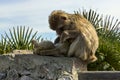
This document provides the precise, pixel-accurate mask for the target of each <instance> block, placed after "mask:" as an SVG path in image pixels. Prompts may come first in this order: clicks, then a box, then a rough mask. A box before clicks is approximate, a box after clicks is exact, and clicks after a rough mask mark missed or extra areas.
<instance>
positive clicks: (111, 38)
mask: <svg viewBox="0 0 120 80" xmlns="http://www.w3.org/2000/svg"><path fill="white" fill-rule="evenodd" d="M75 13H79V14H81V15H83V16H84V17H85V18H86V19H88V20H89V21H90V22H91V23H92V24H93V25H94V27H95V28H96V31H97V33H98V36H99V48H98V50H97V52H96V56H97V57H98V60H97V61H96V62H94V63H91V64H89V65H88V70H92V71H93V70H99V71H100V70H120V26H119V24H120V22H119V21H118V19H114V17H111V16H106V17H105V18H104V17H103V16H102V15H100V14H98V13H97V12H95V11H93V10H91V9H90V10H89V11H86V10H83V11H82V12H79V11H77V12H75ZM32 30H33V29H30V28H29V27H28V28H27V29H26V28H25V27H22V26H20V27H17V28H15V27H13V29H9V34H10V35H8V33H6V32H5V36H3V35H1V40H0V53H2V54H3V53H8V52H11V51H12V50H14V49H32V45H31V43H30V42H31V40H32V39H33V38H36V39H38V40H39V39H40V36H39V37H37V36H36V34H37V32H35V33H32Z"/></svg>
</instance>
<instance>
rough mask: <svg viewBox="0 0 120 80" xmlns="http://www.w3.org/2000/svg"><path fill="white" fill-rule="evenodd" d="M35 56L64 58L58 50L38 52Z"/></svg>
mask: <svg viewBox="0 0 120 80" xmlns="http://www.w3.org/2000/svg"><path fill="white" fill-rule="evenodd" d="M34 54H38V55H41V56H62V54H61V53H60V51H59V50H58V49H50V50H42V51H36V52H35V53H34Z"/></svg>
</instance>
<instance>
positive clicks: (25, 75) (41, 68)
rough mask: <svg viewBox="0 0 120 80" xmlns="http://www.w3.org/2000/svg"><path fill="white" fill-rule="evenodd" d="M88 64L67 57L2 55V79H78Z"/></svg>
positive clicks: (0, 69)
mask: <svg viewBox="0 0 120 80" xmlns="http://www.w3.org/2000/svg"><path fill="white" fill-rule="evenodd" d="M86 70H87V65H86V64H85V63H84V62H82V61H80V60H78V59H76V58H67V57H52V56H39V55H34V54H16V55H14V54H10V55H1V56H0V80H78V72H80V71H86Z"/></svg>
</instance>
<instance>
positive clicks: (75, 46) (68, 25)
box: [49, 10, 99, 62]
mask: <svg viewBox="0 0 120 80" xmlns="http://www.w3.org/2000/svg"><path fill="white" fill-rule="evenodd" d="M49 24H50V28H51V29H52V30H55V31H56V33H57V35H58V38H57V39H56V41H55V43H59V41H60V37H61V34H62V33H63V32H64V31H66V32H67V33H74V32H76V33H78V36H77V37H76V38H75V39H74V40H73V41H72V43H71V45H70V48H69V51H68V53H67V56H75V57H78V58H80V59H82V60H83V61H87V62H94V61H96V60H97V58H96V56H95V52H96V50H97V48H98V45H99V40H98V36H97V32H96V30H95V28H94V27H93V25H92V24H91V23H90V22H89V21H88V20H86V19H85V18H84V17H83V16H81V15H80V14H69V13H66V12H64V11H61V10H55V11H53V12H52V13H51V14H50V16H49ZM73 35H74V34H73ZM68 36H69V35H68Z"/></svg>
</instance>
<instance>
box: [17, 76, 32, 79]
mask: <svg viewBox="0 0 120 80" xmlns="http://www.w3.org/2000/svg"><path fill="white" fill-rule="evenodd" d="M19 80H34V79H32V78H30V77H29V76H22V77H21V78H20V79H19Z"/></svg>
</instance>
